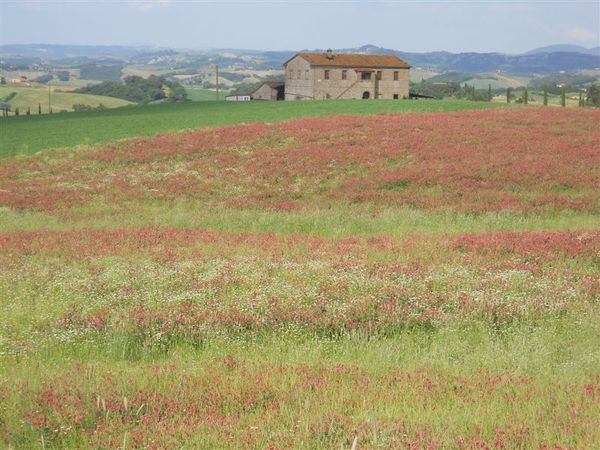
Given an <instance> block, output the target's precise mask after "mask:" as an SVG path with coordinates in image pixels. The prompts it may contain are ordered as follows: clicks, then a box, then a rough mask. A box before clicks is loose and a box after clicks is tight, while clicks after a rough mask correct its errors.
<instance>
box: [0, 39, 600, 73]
mask: <svg viewBox="0 0 600 450" xmlns="http://www.w3.org/2000/svg"><path fill="white" fill-rule="evenodd" d="M312 51H323V49H319V50H312ZM334 51H336V52H340V53H350V52H359V53H371V54H373V53H383V54H394V55H398V56H399V57H400V58H402V59H404V60H405V61H407V62H408V63H409V64H411V65H412V66H413V67H415V68H417V67H419V68H425V69H431V70H434V71H438V72H448V71H458V72H474V73H482V72H496V71H502V72H507V73H512V74H549V73H556V72H560V71H566V72H572V71H577V70H583V69H597V68H600V48H599V47H595V48H591V49H588V48H584V47H580V46H574V45H552V46H548V47H542V48H537V49H534V50H531V51H529V52H527V53H525V54H521V55H507V54H502V53H474V52H467V53H450V52H445V51H438V52H428V53H414V52H405V51H400V50H395V49H388V48H383V47H378V46H375V45H364V46H362V47H358V48H347V49H337V50H334ZM295 53H296V52H295V51H259V50H243V49H209V50H179V49H166V48H159V47H150V46H140V47H133V46H132V47H129V46H85V45H48V44H22V45H0V60H2V64H4V65H7V64H22V65H24V64H43V63H45V62H50V63H54V64H58V63H60V64H69V65H76V64H87V63H96V64H114V63H122V64H139V63H141V64H153V65H156V66H166V67H170V68H172V69H187V68H192V67H198V66H199V65H203V66H206V65H209V64H222V65H238V66H241V67H260V68H281V65H282V64H283V62H285V61H286V60H287V59H289V58H290V57H291V56H293V55H294V54H295Z"/></svg>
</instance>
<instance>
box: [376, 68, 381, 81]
mask: <svg viewBox="0 0 600 450" xmlns="http://www.w3.org/2000/svg"><path fill="white" fill-rule="evenodd" d="M377 79H378V80H381V70H378V71H377Z"/></svg>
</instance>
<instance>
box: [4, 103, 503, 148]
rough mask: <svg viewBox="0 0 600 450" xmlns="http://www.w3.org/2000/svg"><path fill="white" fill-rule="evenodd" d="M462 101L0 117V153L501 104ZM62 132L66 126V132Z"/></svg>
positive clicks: (192, 106) (210, 106)
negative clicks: (265, 124) (343, 116)
mask: <svg viewBox="0 0 600 450" xmlns="http://www.w3.org/2000/svg"><path fill="white" fill-rule="evenodd" d="M504 106H506V105H505V104H501V103H498V104H491V103H488V102H469V101H463V100H443V101H412V100H377V101H364V100H329V101H307V102H244V103H236V102H187V103H176V104H175V103H169V104H157V105H148V106H139V107H133V108H117V109H112V110H106V111H95V112H83V113H65V114H53V115H52V116H49V115H42V116H38V115H33V116H19V117H7V118H3V119H1V120H0V127H1V128H2V143H1V144H0V156H7V155H12V154H19V153H25V154H26V153H35V152H37V151H40V150H45V149H49V148H58V147H68V146H72V145H78V144H94V143H97V142H101V141H107V140H111V139H121V138H127V137H133V136H140V135H145V136H150V135H155V134H159V133H164V132H167V131H176V130H184V129H189V128H197V127H211V126H220V125H229V124H237V123H256V122H274V121H278V120H287V119H293V118H298V117H318V116H331V115H337V114H385V113H408V112H444V111H457V110H465V109H487V108H495V107H504ZM65 130H69V131H68V133H65Z"/></svg>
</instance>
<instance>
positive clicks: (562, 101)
mask: <svg viewBox="0 0 600 450" xmlns="http://www.w3.org/2000/svg"><path fill="white" fill-rule="evenodd" d="M560 106H562V107H563V108H564V107H565V106H567V93H566V92H565V87H564V86H562V88H561V90H560Z"/></svg>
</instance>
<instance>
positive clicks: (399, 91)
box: [313, 67, 409, 99]
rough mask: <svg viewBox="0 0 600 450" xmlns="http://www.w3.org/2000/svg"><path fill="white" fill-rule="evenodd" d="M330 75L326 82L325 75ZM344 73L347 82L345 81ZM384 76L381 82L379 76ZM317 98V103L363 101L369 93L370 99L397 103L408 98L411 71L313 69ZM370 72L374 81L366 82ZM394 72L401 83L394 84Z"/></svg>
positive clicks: (396, 81)
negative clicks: (359, 99)
mask: <svg viewBox="0 0 600 450" xmlns="http://www.w3.org/2000/svg"><path fill="white" fill-rule="evenodd" d="M326 70H328V71H329V79H326V76H325V71H326ZM343 71H345V73H346V79H345V80H344V79H343V75H342V74H343ZM378 71H379V72H381V79H380V80H378V79H377V72H378ZM313 72H314V75H315V80H314V86H315V88H314V98H315V99H328V98H331V99H338V98H342V99H349V98H363V95H364V94H365V93H366V92H368V98H371V99H373V98H381V99H393V98H394V96H395V95H397V96H398V97H397V98H405V97H406V98H407V97H408V87H409V70H408V69H377V68H373V69H351V68H337V67H336V68H333V67H332V68H327V67H317V68H314V69H313ZM363 72H370V73H371V79H370V80H363V79H362V73H363ZM394 72H397V73H398V80H394Z"/></svg>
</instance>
